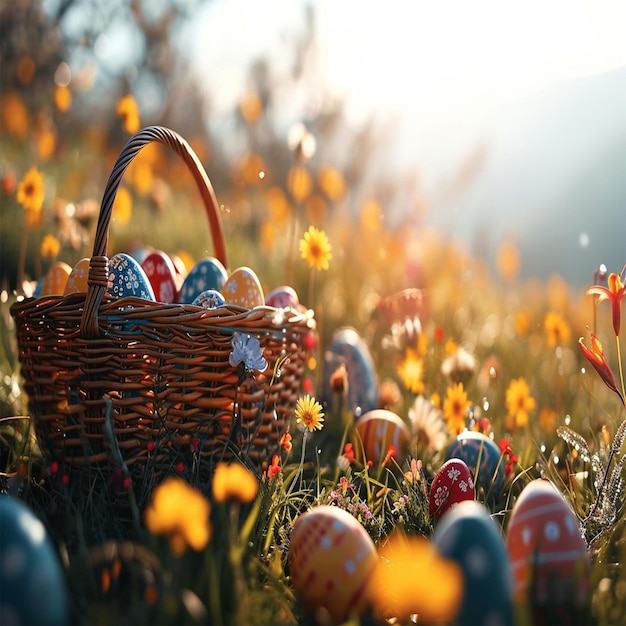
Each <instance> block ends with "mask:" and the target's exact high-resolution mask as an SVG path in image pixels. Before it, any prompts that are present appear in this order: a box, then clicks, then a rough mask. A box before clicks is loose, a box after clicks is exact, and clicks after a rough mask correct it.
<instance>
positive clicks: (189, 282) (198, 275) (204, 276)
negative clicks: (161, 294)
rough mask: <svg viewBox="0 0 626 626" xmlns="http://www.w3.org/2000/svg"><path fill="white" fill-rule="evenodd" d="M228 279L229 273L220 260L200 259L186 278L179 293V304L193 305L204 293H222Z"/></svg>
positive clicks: (213, 258)
mask: <svg viewBox="0 0 626 626" xmlns="http://www.w3.org/2000/svg"><path fill="white" fill-rule="evenodd" d="M227 279H228V272H227V271H226V268H225V267H224V265H223V264H222V262H221V261H220V260H219V259H216V258H215V257H211V256H209V257H205V258H204V259H200V261H198V262H197V263H196V264H195V265H194V266H193V267H192V268H191V270H190V271H189V274H187V276H186V277H185V280H184V281H183V284H182V285H181V288H180V291H179V292H178V302H179V303H180V304H191V303H192V302H193V301H194V300H195V299H196V298H197V297H198V296H199V295H200V294H201V293H202V292H203V291H207V290H208V289H214V290H215V291H221V290H222V287H223V286H224V283H225V282H226V280H227Z"/></svg>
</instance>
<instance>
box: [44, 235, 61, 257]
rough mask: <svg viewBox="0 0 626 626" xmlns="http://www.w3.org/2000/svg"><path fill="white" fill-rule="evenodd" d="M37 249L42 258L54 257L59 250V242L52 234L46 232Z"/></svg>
mask: <svg viewBox="0 0 626 626" xmlns="http://www.w3.org/2000/svg"><path fill="white" fill-rule="evenodd" d="M39 251H40V253H41V256H42V257H43V258H44V259H55V258H56V257H57V256H58V255H59V252H60V251H61V242H60V241H59V240H58V239H57V238H56V237H55V236H54V235H51V234H49V233H48V234H47V235H46V236H45V237H44V238H43V239H42V240H41V246H40V247H39Z"/></svg>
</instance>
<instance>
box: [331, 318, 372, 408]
mask: <svg viewBox="0 0 626 626" xmlns="http://www.w3.org/2000/svg"><path fill="white" fill-rule="evenodd" d="M342 364H343V365H345V368H346V373H347V377H348V389H347V395H346V399H345V400H346V408H348V409H349V410H351V411H354V412H355V413H357V416H359V415H362V414H364V413H367V412H368V411H372V410H373V409H375V408H378V376H377V374H376V369H375V366H374V360H373V358H372V354H371V352H370V350H369V348H368V346H367V344H366V343H365V341H364V340H363V338H362V337H361V336H360V335H359V333H358V332H357V331H356V330H355V329H354V328H350V327H344V328H340V329H338V330H337V331H335V333H334V335H333V338H332V341H331V344H330V347H329V348H328V350H326V352H325V354H324V366H323V373H324V379H323V392H322V398H323V400H324V401H325V402H327V403H328V404H330V403H331V402H332V400H333V391H332V389H331V385H330V379H331V377H332V375H333V373H334V372H335V371H336V370H337V368H339V367H340V366H341V365H342Z"/></svg>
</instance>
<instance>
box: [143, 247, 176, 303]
mask: <svg viewBox="0 0 626 626" xmlns="http://www.w3.org/2000/svg"><path fill="white" fill-rule="evenodd" d="M141 267H142V268H143V270H144V272H145V273H146V276H147V277H148V280H149V281H150V285H152V290H153V291H154V297H155V299H156V301H157V302H165V303H166V304H171V303H172V302H175V301H176V297H177V295H178V286H177V282H176V268H175V267H174V263H173V262H172V259H170V257H169V256H168V255H167V254H165V252H163V251H161V250H154V251H153V252H150V254H148V256H147V257H146V258H145V259H144V260H143V261H142V263H141Z"/></svg>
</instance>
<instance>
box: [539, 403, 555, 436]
mask: <svg viewBox="0 0 626 626" xmlns="http://www.w3.org/2000/svg"><path fill="white" fill-rule="evenodd" d="M539 425H540V426H541V428H542V429H543V432H545V433H547V434H548V435H551V434H553V433H554V431H555V429H556V412H555V411H554V410H553V409H551V408H549V407H547V406H544V407H543V409H541V411H539Z"/></svg>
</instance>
